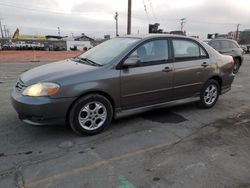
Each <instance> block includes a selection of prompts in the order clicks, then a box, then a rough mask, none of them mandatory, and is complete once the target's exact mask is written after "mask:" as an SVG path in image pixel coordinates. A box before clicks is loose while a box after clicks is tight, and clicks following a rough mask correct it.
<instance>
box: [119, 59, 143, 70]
mask: <svg viewBox="0 0 250 188" xmlns="http://www.w3.org/2000/svg"><path fill="white" fill-rule="evenodd" d="M140 62H141V61H140V58H138V57H131V58H128V59H126V60H125V61H124V62H123V67H125V68H128V67H135V66H137V65H139V63H140Z"/></svg>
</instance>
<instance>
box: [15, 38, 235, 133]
mask: <svg viewBox="0 0 250 188" xmlns="http://www.w3.org/2000/svg"><path fill="white" fill-rule="evenodd" d="M233 67H234V61H233V58H232V57H230V56H226V55H221V54H219V53H218V52H216V51H215V50H214V49H213V48H211V47H210V46H208V45H207V44H205V43H203V42H201V41H199V40H197V39H194V38H189V37H184V36H175V35H146V36H124V37H118V38H114V39H111V40H108V41H106V42H104V43H102V44H100V45H98V46H96V47H94V48H92V49H91V50H89V51H87V52H86V53H84V54H82V55H80V56H79V57H75V58H72V59H68V60H65V61H60V62H55V63H50V64H46V65H43V66H40V67H36V68H34V69H31V70H29V71H27V72H25V73H23V74H22V75H20V77H19V79H18V82H17V84H16V85H15V88H14V89H13V92H12V95H11V96H12V104H13V106H14V108H15V110H16V111H17V113H18V114H19V118H20V119H21V120H23V121H24V122H26V123H29V124H33V125H48V124H63V123H67V124H69V125H70V127H71V128H72V129H73V130H74V131H75V132H77V133H79V134H85V135H93V134H97V133H99V132H101V131H103V130H104V129H105V128H107V127H108V126H109V125H110V124H111V121H112V119H115V118H118V117H121V116H126V115H129V114H135V113H139V112H143V111H146V110H149V109H153V108H159V107H164V106H169V105H175V104H179V103H180V102H190V101H199V103H200V106H201V107H203V108H211V107H212V106H214V105H215V103H216V102H217V100H218V98H219V96H220V95H221V94H223V93H225V92H227V91H229V90H230V88H231V84H232V82H233V80H234V74H233Z"/></svg>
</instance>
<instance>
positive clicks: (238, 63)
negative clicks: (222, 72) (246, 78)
mask: <svg viewBox="0 0 250 188" xmlns="http://www.w3.org/2000/svg"><path fill="white" fill-rule="evenodd" d="M240 65H241V64H240V60H239V59H234V69H233V73H234V74H237V73H238V72H239V69H240Z"/></svg>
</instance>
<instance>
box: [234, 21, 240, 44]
mask: <svg viewBox="0 0 250 188" xmlns="http://www.w3.org/2000/svg"><path fill="white" fill-rule="evenodd" d="M239 27H240V24H237V29H236V37H235V40H236V41H237V42H238V41H239Z"/></svg>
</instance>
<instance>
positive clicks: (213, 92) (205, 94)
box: [199, 79, 220, 108]
mask: <svg viewBox="0 0 250 188" xmlns="http://www.w3.org/2000/svg"><path fill="white" fill-rule="evenodd" d="M209 92H210V93H209ZM219 95H220V85H219V83H218V82H217V81H216V80H214V79H211V80H208V81H207V82H206V83H205V84H204V85H203V87H202V89H201V93H200V104H199V105H200V107H202V108H212V107H213V106H214V105H215V104H216V102H217V100H218V98H219Z"/></svg>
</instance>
